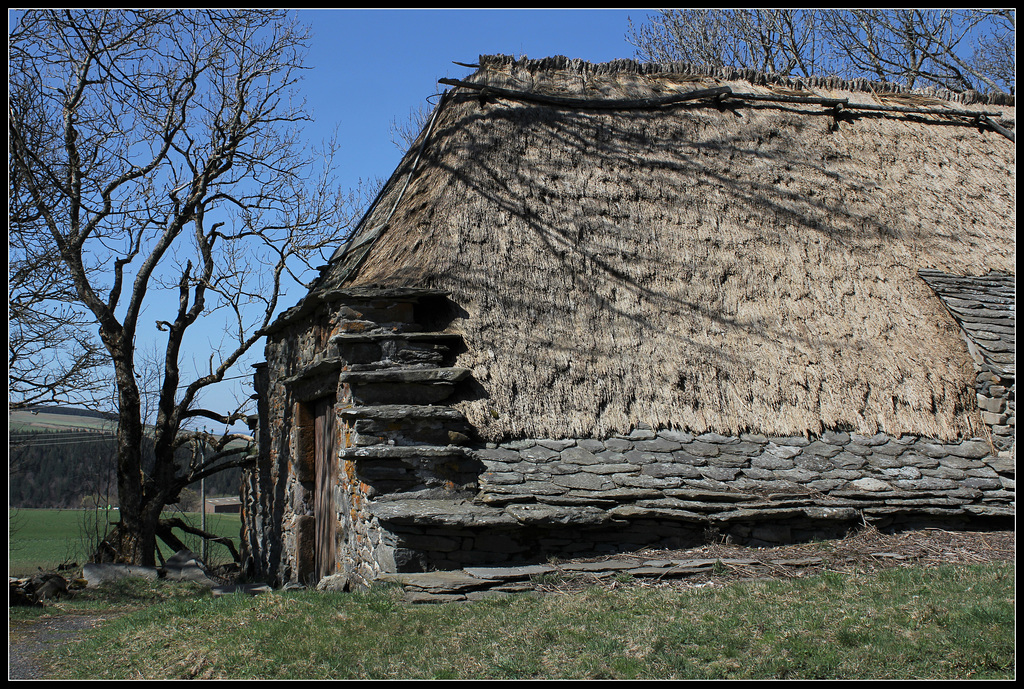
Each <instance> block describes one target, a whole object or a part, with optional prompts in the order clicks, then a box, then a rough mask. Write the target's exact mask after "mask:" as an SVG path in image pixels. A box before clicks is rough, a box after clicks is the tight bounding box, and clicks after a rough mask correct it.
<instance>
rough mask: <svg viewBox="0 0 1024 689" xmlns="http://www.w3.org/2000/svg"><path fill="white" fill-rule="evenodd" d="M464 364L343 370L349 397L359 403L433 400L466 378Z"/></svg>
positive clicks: (422, 402)
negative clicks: (421, 367) (377, 369)
mask: <svg viewBox="0 0 1024 689" xmlns="http://www.w3.org/2000/svg"><path fill="white" fill-rule="evenodd" d="M469 374H470V370H469V369H468V368H458V367H448V368H424V369H389V370H384V371H343V372H342V373H341V374H340V375H339V380H340V381H341V382H342V383H346V384H348V386H349V389H350V391H351V394H352V399H353V400H354V401H355V402H357V403H359V404H362V405H367V406H375V405H381V404H411V405H422V404H436V403H438V402H441V401H442V400H445V399H447V398H448V397H449V396H451V394H452V392H453V388H454V386H455V384H456V383H458V382H459V381H461V380H464V379H465V378H467V377H468V376H469Z"/></svg>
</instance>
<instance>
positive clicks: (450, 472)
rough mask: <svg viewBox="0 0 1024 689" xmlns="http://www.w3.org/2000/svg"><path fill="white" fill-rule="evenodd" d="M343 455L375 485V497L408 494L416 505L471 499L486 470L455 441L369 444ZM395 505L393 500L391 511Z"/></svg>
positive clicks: (396, 498) (359, 474)
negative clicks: (424, 444)
mask: <svg viewBox="0 0 1024 689" xmlns="http://www.w3.org/2000/svg"><path fill="white" fill-rule="evenodd" d="M341 458H342V459H345V460H354V461H355V474H356V477H357V478H358V479H359V480H360V481H362V482H363V483H366V484H368V485H370V486H372V487H373V489H374V491H376V498H375V499H376V500H378V501H380V500H387V501H401V500H402V496H409V497H410V498H411V499H412V500H413V503H411V505H413V507H414V506H415V505H418V504H419V503H421V502H423V501H424V500H435V499H440V500H442V501H443V502H445V504H447V501H452V500H456V501H459V502H464V501H465V500H468V499H472V498H473V497H474V496H475V495H476V493H477V492H478V491H479V487H480V484H479V477H480V473H481V471H482V470H483V465H482V464H481V463H480V461H479V460H477V459H476V458H475V457H474V456H473V453H472V452H470V451H469V450H466V449H465V448H462V447H459V446H456V445H448V446H423V445H419V446H416V445H370V446H366V447H356V448H346V449H344V450H342V451H341ZM395 509H398V507H396V506H395V505H394V504H392V505H391V511H392V512H393V511H394V510H395Z"/></svg>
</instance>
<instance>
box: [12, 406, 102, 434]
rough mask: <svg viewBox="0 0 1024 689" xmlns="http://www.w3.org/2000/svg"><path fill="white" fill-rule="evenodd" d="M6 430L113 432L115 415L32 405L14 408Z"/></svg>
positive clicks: (88, 410)
mask: <svg viewBox="0 0 1024 689" xmlns="http://www.w3.org/2000/svg"><path fill="white" fill-rule="evenodd" d="M8 420H9V424H10V426H9V429H8V432H15V431H32V430H46V429H79V430H89V431H109V432H113V431H114V429H115V428H116V427H117V415H116V414H111V413H109V412H98V411H92V410H90V409H75V408H72V407H34V408H33V409H16V410H14V411H11V412H10V413H9V414H8Z"/></svg>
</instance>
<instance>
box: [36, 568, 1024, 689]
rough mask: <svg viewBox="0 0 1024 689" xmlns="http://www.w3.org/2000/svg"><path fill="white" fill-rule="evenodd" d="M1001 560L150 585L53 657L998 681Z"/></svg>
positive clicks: (450, 672) (1008, 662)
mask: <svg viewBox="0 0 1024 689" xmlns="http://www.w3.org/2000/svg"><path fill="white" fill-rule="evenodd" d="M1014 573H1015V570H1014V566H1013V564H1012V563H1000V564H995V565H976V566H945V567H940V568H933V569H926V568H917V567H911V568H900V569H892V570H886V571H882V572H879V573H873V574H852V575H850V574H835V573H829V574H824V575H821V576H816V577H810V578H806V579H789V580H778V581H770V582H763V581H762V582H748V583H737V584H731V585H728V586H725V587H722V588H701V589H691V590H685V591H670V590H666V589H652V588H642V587H627V588H617V589H613V590H607V589H592V590H589V591H586V592H584V593H578V594H571V595H551V596H544V597H538V596H533V595H530V594H520V595H516V596H512V597H510V598H505V599H500V600H488V601H482V602H477V603H472V604H448V605H418V606H413V605H408V604H405V603H402V602H400V601H399V600H398V598H399V593H400V592H399V591H397V590H396V589H394V588H388V587H384V588H379V589H373V590H371V591H369V592H366V593H359V594H343V593H316V592H287V593H285V592H274V593H270V594H263V595H260V596H257V597H254V598H251V597H248V596H243V595H236V596H228V597H223V598H212V597H211V596H210V595H209V594H204V595H200V596H184V597H181V596H177V597H176V596H174V595H168V594H161V595H163V596H164V597H163V598H157V599H154V600H155V602H153V603H152V604H148V605H146V606H145V607H144V608H142V609H136V610H134V611H133V612H129V613H127V614H125V615H123V616H121V617H119V618H117V619H115V620H113V621H111V622H109V623H107V624H106V625H104V626H102V627H101V628H99V629H97V630H94V631H92V632H90V633H89V634H88V636H87V637H86V639H85V641H84V642H82V643H78V644H74V645H69V646H67V647H64V648H63V649H62V650H61V652H60V653H59V654H57V655H56V656H54V661H55V662H56V663H58V664H59V666H60V667H61V668H63V669H64V671H63V674H62V676H67V677H69V678H70V677H77V678H83V679H84V678H92V679H100V678H110V679H117V678H152V679H172V678H239V679H255V678H263V679H299V678H308V679H327V678H333V679H582V678H590V679H670V678H678V679H689V678H700V679H714V678H722V679H741V678H751V679H758V678H760V679H768V678H771V679H782V678H787V679H797V678H799V679H814V678H822V679H885V678H903V679H912V678H933V679H968V678H970V679H980V678H1006V679H1009V678H1012V677H1013V676H1014V666H1015V656H1014V648H1015V647H1014ZM162 585H163V586H166V584H162ZM140 586H141V587H142V590H143V591H144V590H145V588H146V586H152V585H140ZM118 595H120V596H122V597H123V596H124V593H123V592H122V593H121V594H118ZM133 595H135V596H136V597H139V596H140V595H141V594H139V593H138V592H136V593H135V594H133ZM153 595H157V594H153ZM143 597H144V596H143ZM62 605H64V604H62ZM67 605H75V603H69V604H67ZM182 639H187V640H188V643H187V644H183V643H182V642H181V640H182Z"/></svg>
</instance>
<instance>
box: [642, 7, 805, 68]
mask: <svg viewBox="0 0 1024 689" xmlns="http://www.w3.org/2000/svg"><path fill="white" fill-rule="evenodd" d="M648 19H649V23H648V24H642V25H641V26H640V27H635V26H634V25H633V23H632V20H631V21H630V24H629V34H627V40H628V41H629V42H630V43H631V44H632V45H633V46H634V47H636V49H637V56H638V57H639V58H640V59H643V60H648V61H653V62H689V63H691V64H697V65H707V66H710V67H736V68H742V69H756V70H759V71H762V72H772V73H775V74H782V75H790V74H797V75H802V76H811V75H812V74H816V73H817V72H818V70H819V69H820V68H821V60H822V59H823V58H824V56H823V55H822V53H821V46H820V45H819V44H818V34H817V32H816V31H815V28H814V13H813V12H812V11H810V10H750V9H741V10H663V11H662V12H661V13H660V14H659V15H655V16H652V17H649V18H648Z"/></svg>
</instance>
